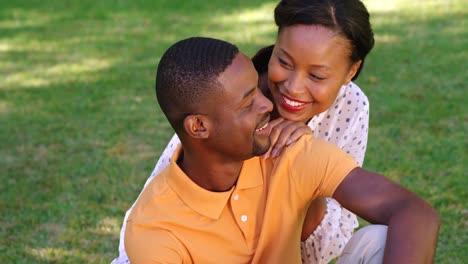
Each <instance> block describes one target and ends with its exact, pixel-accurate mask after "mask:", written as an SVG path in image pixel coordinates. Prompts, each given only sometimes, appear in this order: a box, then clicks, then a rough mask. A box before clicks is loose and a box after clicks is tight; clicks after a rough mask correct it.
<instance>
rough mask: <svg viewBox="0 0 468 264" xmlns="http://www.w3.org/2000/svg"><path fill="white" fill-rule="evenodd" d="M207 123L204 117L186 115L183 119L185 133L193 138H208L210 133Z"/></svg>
mask: <svg viewBox="0 0 468 264" xmlns="http://www.w3.org/2000/svg"><path fill="white" fill-rule="evenodd" d="M208 123H209V120H208V118H207V117H206V116H205V115H198V114H194V115H188V116H187V117H185V119H184V129H185V132H186V133H187V134H188V135H189V136H191V137H194V138H200V139H201V138H208V136H209V135H210V132H209V130H208V127H207V124H208Z"/></svg>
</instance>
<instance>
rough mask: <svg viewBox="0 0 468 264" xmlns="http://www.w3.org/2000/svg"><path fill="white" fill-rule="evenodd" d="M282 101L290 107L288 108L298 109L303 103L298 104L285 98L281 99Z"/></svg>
mask: <svg viewBox="0 0 468 264" xmlns="http://www.w3.org/2000/svg"><path fill="white" fill-rule="evenodd" d="M283 99H284V101H285V102H286V103H287V104H288V105H290V106H294V107H298V106H302V105H304V103H299V102H296V101H292V100H289V99H288V98H286V97H283Z"/></svg>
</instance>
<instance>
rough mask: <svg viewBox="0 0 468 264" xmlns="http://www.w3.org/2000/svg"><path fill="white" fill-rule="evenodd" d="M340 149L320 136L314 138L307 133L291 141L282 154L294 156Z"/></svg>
mask: <svg viewBox="0 0 468 264" xmlns="http://www.w3.org/2000/svg"><path fill="white" fill-rule="evenodd" d="M324 150H330V151H336V150H338V151H340V149H339V148H338V147H337V146H335V145H334V144H332V143H330V142H327V141H325V140H324V139H321V138H316V137H314V136H313V135H310V134H307V135H303V136H301V138H299V139H298V140H297V141H296V142H295V143H292V144H291V145H290V146H288V147H287V148H286V149H285V151H284V154H283V155H284V156H288V157H294V156H297V155H300V154H306V153H308V154H320V153H321V151H324Z"/></svg>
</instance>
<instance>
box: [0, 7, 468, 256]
mask: <svg viewBox="0 0 468 264" xmlns="http://www.w3.org/2000/svg"><path fill="white" fill-rule="evenodd" d="M213 2H214V3H213ZM365 2H366V4H367V5H368V7H369V9H370V11H371V15H372V22H373V25H374V31H375V34H376V40H377V44H376V47H375V49H374V50H373V52H372V53H371V55H370V57H369V58H368V60H367V61H366V67H365V70H364V72H363V75H362V76H361V77H360V79H359V80H358V84H359V85H360V86H361V87H362V88H363V89H364V90H365V92H366V93H367V95H368V96H369V99H370V102H371V121H370V122H371V124H370V136H369V145H368V151H367V156H366V162H365V167H366V168H368V169H372V170H376V171H379V172H382V173H384V174H385V175H388V176H389V177H391V178H392V179H394V180H396V181H398V182H400V183H401V184H402V185H404V186H405V187H407V188H409V189H411V190H413V191H415V192H416V193H418V194H419V195H421V196H422V197H424V198H425V199H426V200H428V201H429V202H430V203H431V204H432V205H433V206H435V208H437V210H438V211H439V212H440V214H441V218H442V226H441V233H440V237H439V244H438V249H437V260H436V262H437V263H466V262H468V246H467V245H468V232H467V229H468V222H467V220H466V219H467V217H468V208H467V191H466V186H467V185H468V181H467V175H466V166H465V162H466V158H465V157H466V153H467V149H468V147H467V140H466V138H465V134H466V132H467V121H468V116H467V113H468V111H467V110H468V109H467V106H466V105H467V103H466V100H465V98H466V97H467V90H468V89H467V85H465V83H464V81H465V80H466V79H467V78H468V71H467V68H466V62H467V61H468V50H467V47H468V29H467V28H468V25H467V20H468V19H467V17H468V10H467V9H466V4H465V3H464V1H463V0H453V1H449V0H431V1H429V0H428V1H423V2H421V3H419V2H418V1H411V2H413V3H408V1H404V0H399V1H377V0H367V1H365ZM386 2H389V3H386ZM390 2H391V3H390ZM275 3H276V1H261V0H250V1H247V0H244V1H186V0H172V1H166V0H158V1H143V0H139V1H107V0H104V1H97V2H96V1H90V0H83V1H32V0H31V1H24V0H16V1H2V2H0V167H1V168H2V173H1V174H0V175H1V176H0V177H1V178H0V180H1V182H2V183H1V185H0V237H2V239H0V262H2V263H108V262H110V260H111V259H112V258H113V257H114V256H115V255H116V251H117V246H118V232H119V229H120V224H121V222H122V219H123V216H124V212H125V210H126V209H127V208H128V207H129V206H130V205H131V203H132V202H133V201H134V199H135V197H136V196H137V194H138V193H139V191H140V189H141V186H142V185H143V183H144V181H145V180H146V178H147V177H148V175H149V173H150V172H151V170H152V168H153V166H154V164H155V162H156V161H157V158H158V156H159V154H160V153H161V151H162V150H163V148H164V146H165V144H166V142H167V141H168V139H169V138H170V136H171V135H172V131H171V129H170V127H169V125H168V123H167V122H166V121H165V118H164V117H163V115H162V113H161V112H160V110H159V108H158V107H157V105H156V103H155V98H154V90H153V85H154V71H155V69H156V65H157V63H158V60H159V57H160V56H161V54H162V53H163V52H164V50H165V49H166V48H167V47H169V45H171V44H172V43H173V42H175V41H176V40H179V39H182V38H185V37H189V36H193V35H203V36H212V37H217V38H223V39H226V40H229V41H232V42H234V43H236V44H238V45H239V46H240V48H241V49H242V50H243V51H245V52H246V53H247V54H248V55H252V54H253V53H254V52H255V51H256V49H257V48H259V47H261V46H263V45H266V44H270V43H273V41H274V37H275V33H276V30H275V27H274V25H273V20H272V12H273V7H274V5H275Z"/></svg>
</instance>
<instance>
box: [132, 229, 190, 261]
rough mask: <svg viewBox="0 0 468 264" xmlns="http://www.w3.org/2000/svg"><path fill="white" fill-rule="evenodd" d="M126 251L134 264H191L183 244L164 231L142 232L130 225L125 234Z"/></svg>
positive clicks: (150, 230) (143, 230)
mask: <svg viewBox="0 0 468 264" xmlns="http://www.w3.org/2000/svg"><path fill="white" fill-rule="evenodd" d="M129 224H130V222H129ZM125 249H126V251H127V255H128V258H129V260H130V262H131V263H132V264H147V263H174V264H175V263H190V262H191V261H190V258H189V257H188V254H187V251H186V250H185V247H184V246H183V245H182V243H180V241H179V240H178V239H177V238H176V237H174V236H173V235H172V234H171V233H170V232H169V231H167V230H163V229H148V228H141V230H140V228H138V227H134V226H131V225H129V228H128V231H127V233H126V234H125Z"/></svg>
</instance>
